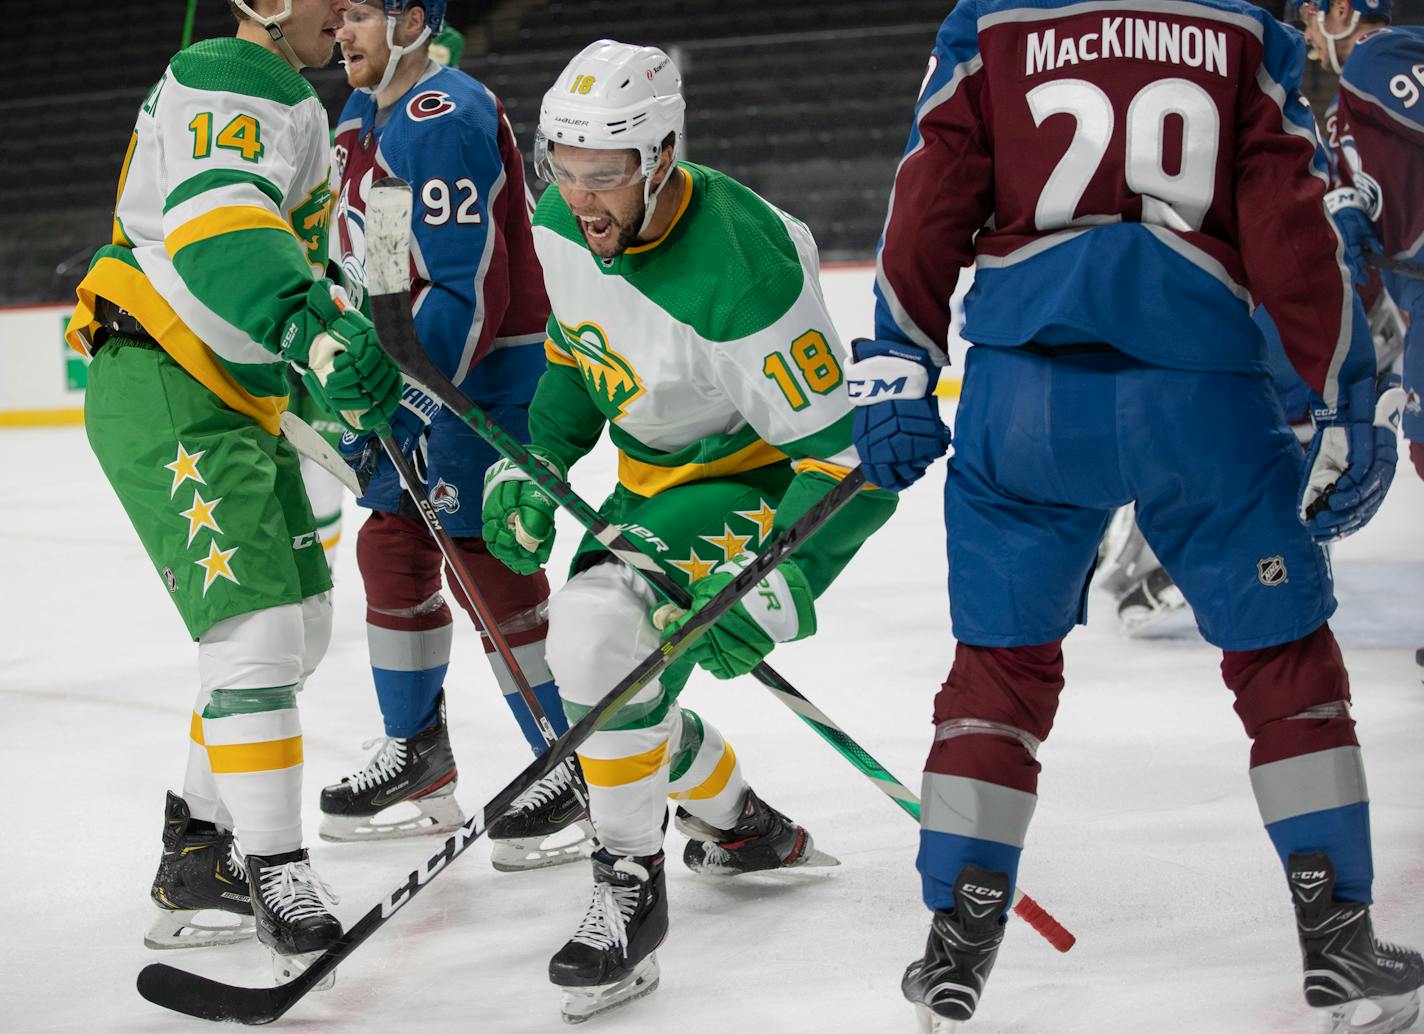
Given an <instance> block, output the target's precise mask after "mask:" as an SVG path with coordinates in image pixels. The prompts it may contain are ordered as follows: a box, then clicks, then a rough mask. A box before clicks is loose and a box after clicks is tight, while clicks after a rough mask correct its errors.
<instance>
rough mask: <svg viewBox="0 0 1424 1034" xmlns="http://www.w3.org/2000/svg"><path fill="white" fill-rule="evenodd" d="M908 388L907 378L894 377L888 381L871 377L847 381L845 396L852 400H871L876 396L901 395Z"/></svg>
mask: <svg viewBox="0 0 1424 1034" xmlns="http://www.w3.org/2000/svg"><path fill="white" fill-rule="evenodd" d="M908 386H909V378H908V377H896V378H894V379H893V380H888V381H886V380H881V379H880V378H879V377H872V378H870V379H868V380H863V381H854V380H853V381H847V382H846V394H847V395H849V396H850V397H851V398H853V399H873V398H875V397H876V396H877V395H903V394H904V393H905V389H906V388H907V387H908Z"/></svg>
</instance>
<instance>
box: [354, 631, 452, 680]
mask: <svg viewBox="0 0 1424 1034" xmlns="http://www.w3.org/2000/svg"><path fill="white" fill-rule="evenodd" d="M451 634H452V626H450V625H441V626H440V627H439V628H428V629H425V630H424V631H420V632H398V631H396V630H395V629H392V628H380V627H378V626H376V625H371V624H368V625H367V626H366V644H367V646H369V647H370V650H371V667H373V668H381V669H384V670H385V671H428V670H429V669H431V668H438V667H440V665H442V664H449V663H450V639H451Z"/></svg>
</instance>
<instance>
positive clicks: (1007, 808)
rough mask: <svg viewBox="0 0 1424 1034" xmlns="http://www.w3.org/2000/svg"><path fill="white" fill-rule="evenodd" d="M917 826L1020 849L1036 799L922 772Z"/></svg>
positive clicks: (974, 781)
mask: <svg viewBox="0 0 1424 1034" xmlns="http://www.w3.org/2000/svg"><path fill="white" fill-rule="evenodd" d="M921 796H922V798H923V803H922V805H921V810H920V825H921V827H923V828H924V829H929V830H933V831H935V832H937V833H953V834H956V835H958V836H963V837H974V838H975V839H978V840H992V841H994V842H995V843H998V844H1012V845H1013V846H1014V847H1023V842H1024V836H1025V835H1026V834H1027V833H1028V824H1029V820H1030V819H1032V818H1033V809H1034V807H1035V806H1036V805H1037V804H1038V798H1037V797H1036V796H1035V795H1033V794H1031V793H1024V792H1023V791H1022V790H1014V789H1011V788H1010V787H1007V786H999V785H998V784H996V783H986V782H984V781H983V780H981V779H968V778H966V777H964V776H952V775H940V774H939V773H937V772H926V773H925V778H924V782H923V784H922V790H921Z"/></svg>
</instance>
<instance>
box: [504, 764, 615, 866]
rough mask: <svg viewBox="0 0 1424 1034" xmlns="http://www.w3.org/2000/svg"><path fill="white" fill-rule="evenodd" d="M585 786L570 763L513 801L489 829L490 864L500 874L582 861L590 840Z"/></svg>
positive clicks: (575, 766)
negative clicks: (580, 859)
mask: <svg viewBox="0 0 1424 1034" xmlns="http://www.w3.org/2000/svg"><path fill="white" fill-rule="evenodd" d="M587 801H588V786H587V785H586V784H585V783H584V781H583V772H582V770H581V769H580V768H579V765H578V761H577V760H576V759H575V758H570V759H569V760H568V761H566V762H564V763H563V764H562V765H560V766H559V767H558V768H556V769H554V770H553V771H552V772H550V773H549V774H548V775H546V776H545V777H544V778H543V779H541V780H539V781H538V782H537V783H535V784H534V785H533V786H531V787H530V788H529V789H527V790H525V791H524V792H523V793H522V794H520V795H519V796H518V797H516V798H515V799H514V803H513V804H512V805H510V807H509V811H507V812H505V813H504V814H503V815H501V816H500V817H499V818H497V819H495V820H494V821H493V822H491V823H490V827H489V837H490V842H491V851H490V864H492V865H493V866H494V867H495V868H496V869H498V870H499V871H500V872H520V871H522V870H524V869H542V868H544V867H545V866H549V865H559V864H561V863H563V862H572V861H575V860H576V859H578V858H581V857H583V854H584V851H583V848H584V845H585V844H588V843H590V842H591V841H592V840H593V826H591V825H590V824H589V822H588V804H587Z"/></svg>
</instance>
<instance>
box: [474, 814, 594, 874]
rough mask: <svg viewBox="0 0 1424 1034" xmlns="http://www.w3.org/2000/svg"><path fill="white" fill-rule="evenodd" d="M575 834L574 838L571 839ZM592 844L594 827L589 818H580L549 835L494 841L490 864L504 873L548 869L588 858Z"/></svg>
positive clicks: (492, 842)
mask: <svg viewBox="0 0 1424 1034" xmlns="http://www.w3.org/2000/svg"><path fill="white" fill-rule="evenodd" d="M571 836H572V837H573V838H574V839H572V840H570V839H569V837H571ZM561 841H564V842H561ZM592 844H593V826H591V825H590V824H589V823H588V822H587V821H586V820H585V821H579V822H576V823H574V824H573V825H571V826H568V827H566V828H564V829H561V830H559V831H558V832H556V833H553V834H551V835H549V836H547V837H529V838H527V839H524V840H491V841H490V864H491V865H492V866H494V867H495V868H496V869H498V870H499V871H500V872H527V871H528V870H530V869H547V868H549V867H550V866H552V865H563V864H564V863H565V862H577V861H580V860H581V859H583V858H586V857H588V854H589V849H590V847H591V846H592Z"/></svg>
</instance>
